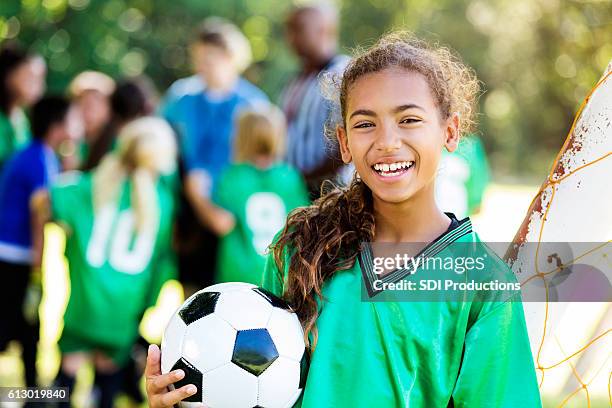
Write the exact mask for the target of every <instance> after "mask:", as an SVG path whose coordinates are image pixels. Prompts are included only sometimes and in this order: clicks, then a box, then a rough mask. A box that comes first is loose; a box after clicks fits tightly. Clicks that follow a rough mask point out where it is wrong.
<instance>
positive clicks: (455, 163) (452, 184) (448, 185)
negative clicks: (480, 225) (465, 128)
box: [436, 135, 489, 217]
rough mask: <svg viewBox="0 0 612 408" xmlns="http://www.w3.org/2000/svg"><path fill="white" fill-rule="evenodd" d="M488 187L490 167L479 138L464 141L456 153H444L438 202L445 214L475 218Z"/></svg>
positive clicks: (469, 137)
mask: <svg viewBox="0 0 612 408" xmlns="http://www.w3.org/2000/svg"><path fill="white" fill-rule="evenodd" d="M488 183H489V164H488V162H487V156H486V153H485V150H484V147H483V145H482V142H481V141H480V138H479V137H477V136H475V135H470V136H467V137H465V138H464V139H462V140H461V141H460V142H459V145H458V146H457V150H455V151H454V152H453V153H448V152H447V151H446V150H443V151H442V160H441V165H440V171H439V173H438V179H437V180H436V201H437V202H438V203H439V205H440V207H441V208H442V209H443V210H444V211H452V212H453V213H455V214H457V216H459V217H463V216H467V215H469V214H474V213H475V212H477V211H478V209H479V207H480V204H481V202H482V197H483V195H484V192H485V189H486V187H487V184H488Z"/></svg>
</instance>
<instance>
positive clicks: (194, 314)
mask: <svg viewBox="0 0 612 408" xmlns="http://www.w3.org/2000/svg"><path fill="white" fill-rule="evenodd" d="M219 295H220V293H219V292H201V293H196V294H195V295H194V296H193V298H192V299H191V300H190V301H189V303H187V304H186V305H185V306H183V307H182V308H181V310H179V312H178V314H179V316H180V317H181V319H183V321H184V322H185V324H186V325H190V324H191V323H193V322H195V321H196V320H198V319H201V318H203V317H204V316H208V315H209V314H211V313H213V312H214V311H215V306H216V305H217V300H218V299H219Z"/></svg>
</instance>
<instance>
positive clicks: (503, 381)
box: [452, 300, 542, 408]
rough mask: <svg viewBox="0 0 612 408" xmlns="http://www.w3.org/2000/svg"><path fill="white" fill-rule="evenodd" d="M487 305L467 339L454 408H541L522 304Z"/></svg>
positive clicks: (514, 302)
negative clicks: (489, 306) (488, 308)
mask: <svg viewBox="0 0 612 408" xmlns="http://www.w3.org/2000/svg"><path fill="white" fill-rule="evenodd" d="M489 305H491V307H492V308H491V309H490V310H488V311H487V312H486V313H484V314H482V315H481V316H480V317H479V318H478V320H476V322H475V323H474V324H473V326H472V327H471V328H470V329H469V331H468V333H467V336H466V339H465V346H464V347H465V348H464V354H463V360H462V362H461V369H460V371H459V376H458V378H457V383H456V384H455V389H454V391H453V395H452V398H453V403H454V406H455V407H495V408H498V407H509V408H510V407H525V408H531V407H541V406H542V402H541V401H540V392H539V389H538V383H537V378H536V374H535V368H534V367H535V366H534V364H533V358H532V354H531V348H530V346H529V338H528V336H527V326H526V324H525V316H524V313H523V307H522V304H521V302H520V301H518V300H516V301H512V300H509V301H506V302H503V303H489ZM483 307H485V306H483Z"/></svg>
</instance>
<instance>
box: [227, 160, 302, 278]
mask: <svg viewBox="0 0 612 408" xmlns="http://www.w3.org/2000/svg"><path fill="white" fill-rule="evenodd" d="M215 201H216V202H217V203H218V204H219V205H220V206H222V207H223V208H225V209H227V210H228V211H230V212H231V213H232V214H234V217H235V218H236V226H235V228H234V229H233V230H232V231H231V232H230V233H229V234H227V235H226V236H225V237H223V238H222V239H221V242H220V244H219V254H218V265H217V279H216V280H217V282H247V283H253V284H259V283H260V282H261V277H262V274H263V270H264V265H265V256H264V255H265V252H266V250H267V248H268V246H269V245H270V244H271V243H272V240H273V239H274V234H276V232H278V230H279V229H281V228H282V226H283V225H284V224H285V220H286V218H287V214H288V213H289V212H290V211H291V210H293V209H294V208H296V207H299V206H303V205H308V193H307V191H306V186H305V184H304V182H303V180H302V177H301V176H300V174H299V173H298V172H297V171H296V170H294V169H293V168H291V167H289V166H288V165H286V164H280V163H279V164H275V165H273V166H272V167H269V168H267V169H259V168H257V167H255V166H253V165H251V164H246V163H244V164H235V165H232V166H230V167H229V168H228V169H227V170H226V171H225V172H224V173H223V175H222V176H221V179H220V180H219V183H218V186H217V190H216V192H215Z"/></svg>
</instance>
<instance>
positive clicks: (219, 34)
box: [161, 18, 267, 295]
mask: <svg viewBox="0 0 612 408" xmlns="http://www.w3.org/2000/svg"><path fill="white" fill-rule="evenodd" d="M191 52H192V59H193V65H194V67H195V71H196V72H197V75H198V76H199V77H200V81H199V82H198V81H195V82H194V80H193V79H191V80H187V81H191V82H184V85H185V86H182V85H181V86H180V87H178V86H177V87H173V89H171V90H170V91H169V96H168V97H167V98H166V103H165V106H164V107H163V108H162V109H161V111H162V114H163V115H164V117H165V118H166V119H167V120H168V121H169V122H170V124H171V125H172V126H173V127H174V129H175V130H176V131H177V134H178V136H179V150H180V159H181V176H182V179H183V185H184V188H183V192H184V197H182V200H181V204H180V205H179V214H178V219H177V228H176V231H177V235H178V239H177V240H176V241H177V253H178V255H179V275H180V280H181V283H183V285H184V287H185V290H186V292H187V293H186V295H188V294H189V293H191V292H193V291H194V290H196V289H200V288H202V287H205V286H208V285H210V284H212V282H213V273H214V269H215V264H216V253H217V243H218V239H217V238H216V235H215V234H219V233H220V231H218V230H216V226H217V225H218V224H219V221H221V224H224V225H226V226H227V225H232V224H233V217H232V215H231V214H230V213H229V212H227V211H222V212H221V214H219V215H220V218H221V219H220V220H215V222H211V220H209V219H206V218H203V217H201V216H200V217H198V215H199V214H207V213H210V211H206V209H207V208H208V207H209V205H210V201H209V198H210V195H211V192H212V190H213V188H214V186H215V184H216V182H217V180H218V179H219V176H220V175H221V173H222V172H223V171H224V170H225V169H226V168H227V167H228V165H229V164H230V157H231V145H232V141H233V138H234V132H235V121H236V117H237V115H238V114H239V113H240V112H241V111H242V110H243V109H245V108H251V107H253V106H255V105H258V104H259V103H263V102H266V103H267V97H266V95H265V94H264V93H263V92H262V91H261V90H259V89H258V88H257V87H255V86H254V85H253V84H250V83H249V82H248V81H246V80H244V79H242V78H241V77H240V73H241V72H242V71H243V70H244V69H245V68H246V67H247V66H248V64H249V58H246V57H245V56H248V55H250V49H249V45H248V41H247V40H246V38H245V37H244V35H243V34H242V33H241V32H240V30H239V29H238V28H237V27H236V26H234V25H233V24H231V23H229V22H227V21H225V20H222V19H219V18H210V19H207V20H205V21H204V24H203V25H202V27H201V28H200V30H199V31H198V33H197V36H196V38H195V41H194V42H193V44H192V46H191ZM177 88H182V89H177ZM177 95H181V96H177ZM196 214H198V215H196ZM198 221H199V223H198ZM199 224H201V225H199Z"/></svg>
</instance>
